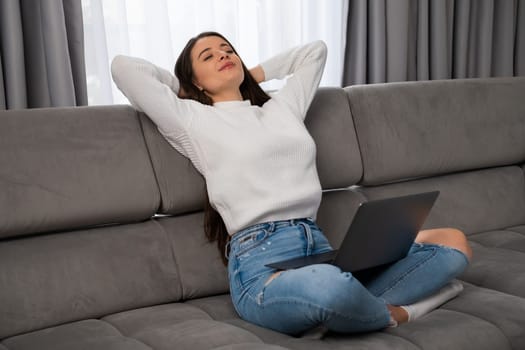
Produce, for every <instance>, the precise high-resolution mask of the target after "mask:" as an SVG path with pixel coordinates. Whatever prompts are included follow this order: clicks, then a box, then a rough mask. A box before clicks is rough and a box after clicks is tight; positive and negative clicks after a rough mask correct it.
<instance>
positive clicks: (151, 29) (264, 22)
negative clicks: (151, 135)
mask: <svg viewBox="0 0 525 350" xmlns="http://www.w3.org/2000/svg"><path fill="white" fill-rule="evenodd" d="M347 8H348V5H347V1H346V0H286V1H283V0H111V1H103V0H82V11H83V16H84V40H85V50H86V71H87V83H88V99H89V104H90V105H96V104H113V103H127V100H126V98H125V97H124V96H123V95H122V94H121V93H120V92H119V91H118V90H117V89H116V87H115V85H114V84H113V83H112V81H111V76H110V70H109V66H110V62H111V59H112V58H113V57H114V56H115V55H117V54H125V55H131V56H137V57H142V58H145V59H147V60H149V61H151V62H153V63H155V64H157V65H159V66H161V67H164V68H166V69H168V70H169V71H173V66H174V63H175V60H176V58H177V56H178V54H179V53H180V51H181V50H182V48H183V47H184V45H185V44H186V42H187V41H188V39H190V38H191V37H193V36H195V35H196V34H198V33H200V32H202V31H207V30H213V31H217V32H220V33H221V34H223V35H224V36H226V37H227V38H228V40H230V41H231V42H232V44H233V45H234V46H235V48H236V49H237V51H238V52H239V54H240V56H241V58H242V59H243V60H244V62H245V64H246V65H247V66H248V67H252V66H255V65H256V64H258V63H259V62H261V61H262V60H264V59H266V58H268V57H270V56H272V55H274V54H277V53H279V52H281V51H282V50H284V49H287V48H289V47H292V46H295V45H300V44H303V43H307V42H309V41H312V40H316V39H322V40H324V41H325V42H326V44H327V45H328V58H327V64H326V68H325V73H324V75H323V78H322V81H321V85H324V86H341V81H342V72H343V60H344V46H345V33H346V19H347V11H348V9H347ZM277 86H278V84H275V83H274V84H266V85H265V88H268V89H271V88H275V87H277Z"/></svg>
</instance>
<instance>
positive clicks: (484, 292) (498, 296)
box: [442, 283, 525, 349]
mask: <svg viewBox="0 0 525 350" xmlns="http://www.w3.org/2000/svg"><path fill="white" fill-rule="evenodd" d="M464 287H465V289H464V290H463V292H461V294H460V295H459V296H458V297H457V298H455V299H452V300H451V301H449V302H448V303H446V304H445V305H443V306H442V308H443V309H448V310H454V311H457V312H461V313H466V314H469V315H472V316H474V317H476V318H478V319H480V320H484V321H486V322H489V323H491V324H493V325H494V326H496V327H497V328H498V329H499V330H500V331H501V333H503V334H504V335H505V337H506V338H507V340H508V342H509V344H510V347H511V348H512V349H525V337H523V325H524V324H525V299H524V298H520V297H517V296H513V295H509V294H505V293H502V292H498V291H495V290H491V289H486V288H481V287H477V286H473V285H470V284H468V283H464ZM454 348H455V347H454ZM466 348H471V347H468V346H467V347H466ZM495 349H499V347H495Z"/></svg>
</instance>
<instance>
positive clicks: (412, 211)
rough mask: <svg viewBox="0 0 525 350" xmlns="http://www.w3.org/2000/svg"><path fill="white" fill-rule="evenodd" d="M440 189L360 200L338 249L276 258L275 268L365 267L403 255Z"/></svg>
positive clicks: (386, 262)
mask: <svg viewBox="0 0 525 350" xmlns="http://www.w3.org/2000/svg"><path fill="white" fill-rule="evenodd" d="M438 195H439V191H432V192H425V193H417V194H411V195H407V196H402V197H395V198H387V199H380V200H372V201H368V202H363V203H361V204H360V205H359V208H358V209H357V212H356V214H355V216H354V219H353V220H352V223H351V224H350V227H349V228H348V230H347V233H346V236H345V238H344V239H343V241H342V243H341V246H340V248H339V249H338V250H333V251H330V252H327V253H322V254H313V255H310V256H302V257H298V258H294V259H289V260H284V261H278V262H274V263H270V264H267V265H266V266H268V267H271V268H275V269H278V270H288V269H296V268H299V267H303V266H307V265H312V264H332V265H336V266H338V267H340V268H341V270H343V271H346V272H359V271H365V270H368V269H372V268H377V267H379V266H383V265H387V264H390V263H393V262H395V261H397V260H400V259H402V258H404V257H405V256H406V255H407V253H408V251H409V249H410V247H411V246H412V243H413V242H414V239H415V238H416V235H417V234H418V232H419V230H420V229H421V226H422V225H423V223H424V222H425V220H426V218H427V216H428V214H429V212H430V209H431V208H432V206H433V205H434V202H435V201H436V199H437V197H438Z"/></svg>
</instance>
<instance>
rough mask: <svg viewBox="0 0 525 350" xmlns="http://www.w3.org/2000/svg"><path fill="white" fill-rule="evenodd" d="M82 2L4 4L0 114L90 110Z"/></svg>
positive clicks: (13, 0) (5, 0)
mask: <svg viewBox="0 0 525 350" xmlns="http://www.w3.org/2000/svg"><path fill="white" fill-rule="evenodd" d="M83 36H84V33H83V27H82V5H81V2H80V0H0V109H20V108H33V107H58V106H78V105H87V84H86V73H85V63H84V37H83Z"/></svg>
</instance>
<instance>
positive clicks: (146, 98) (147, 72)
mask: <svg viewBox="0 0 525 350" xmlns="http://www.w3.org/2000/svg"><path fill="white" fill-rule="evenodd" d="M111 75H112V76H113V80H114V81H115V84H116V85H117V87H118V88H119V89H120V91H122V93H123V94H124V95H125V96H126V97H127V98H128V100H129V101H130V102H131V104H132V106H133V107H135V108H136V109H138V110H140V111H143V112H144V113H146V114H147V115H148V116H149V117H150V118H151V119H152V120H153V121H154V122H155V124H156V125H157V127H158V128H159V130H160V131H161V132H162V133H163V134H165V135H170V136H174V137H177V136H179V135H181V134H183V133H185V131H186V130H187V127H188V126H189V124H190V121H191V115H192V113H191V109H192V108H191V107H192V105H191V102H193V101H187V100H182V99H179V98H178V97H177V93H178V90H179V82H178V80H177V78H175V76H173V74H171V73H170V72H168V71H167V70H165V69H162V68H160V67H157V66H156V65H154V64H152V63H150V62H148V61H146V60H143V59H140V58H135V57H129V56H122V55H118V56H116V57H115V58H114V59H113V61H112V63H111Z"/></svg>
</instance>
